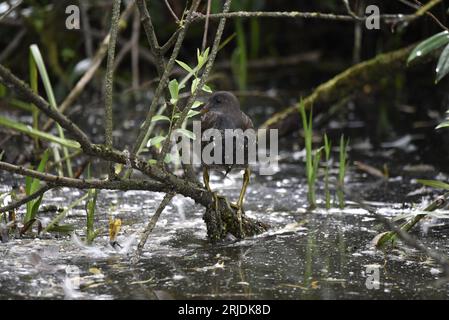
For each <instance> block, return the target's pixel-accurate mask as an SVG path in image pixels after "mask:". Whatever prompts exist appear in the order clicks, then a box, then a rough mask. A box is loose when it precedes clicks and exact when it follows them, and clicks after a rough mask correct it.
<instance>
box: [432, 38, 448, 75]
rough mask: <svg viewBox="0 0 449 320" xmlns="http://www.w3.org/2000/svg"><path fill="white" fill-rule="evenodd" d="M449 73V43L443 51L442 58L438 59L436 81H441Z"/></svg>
mask: <svg viewBox="0 0 449 320" xmlns="http://www.w3.org/2000/svg"><path fill="white" fill-rule="evenodd" d="M448 73H449V45H447V46H446V47H445V48H444V49H443V52H441V55H440V58H439V59H438V64H437V69H436V74H437V77H436V79H435V83H437V82H438V81H440V80H441V79H442V78H443V77H444V76H445V75H447V74H448Z"/></svg>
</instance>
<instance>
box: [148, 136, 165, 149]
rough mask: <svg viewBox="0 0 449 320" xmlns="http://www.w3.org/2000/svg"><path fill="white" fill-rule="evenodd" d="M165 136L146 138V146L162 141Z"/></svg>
mask: <svg viewBox="0 0 449 320" xmlns="http://www.w3.org/2000/svg"><path fill="white" fill-rule="evenodd" d="M166 138H167V137H166V136H156V137H153V138H151V139H150V140H148V143H147V147H151V146H155V145H159V144H160V143H161V142H162V141H164V140H165V139H166Z"/></svg>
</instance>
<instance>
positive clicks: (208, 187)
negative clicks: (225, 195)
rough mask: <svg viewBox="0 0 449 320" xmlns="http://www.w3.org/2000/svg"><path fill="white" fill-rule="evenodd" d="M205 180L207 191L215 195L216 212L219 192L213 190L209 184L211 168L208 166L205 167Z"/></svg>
mask: <svg viewBox="0 0 449 320" xmlns="http://www.w3.org/2000/svg"><path fill="white" fill-rule="evenodd" d="M203 182H204V186H205V187H206V189H207V191H209V192H210V193H212V196H213V197H214V207H215V212H218V198H219V196H218V194H217V192H214V191H212V189H211V187H210V185H209V170H208V169H207V168H206V167H203Z"/></svg>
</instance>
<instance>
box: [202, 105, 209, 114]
mask: <svg viewBox="0 0 449 320" xmlns="http://www.w3.org/2000/svg"><path fill="white" fill-rule="evenodd" d="M208 112H209V104H205V105H204V107H203V108H202V109H201V111H200V114H201V115H203V114H205V113H208Z"/></svg>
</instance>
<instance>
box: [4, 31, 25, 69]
mask: <svg viewBox="0 0 449 320" xmlns="http://www.w3.org/2000/svg"><path fill="white" fill-rule="evenodd" d="M26 33H27V32H26V29H25V28H24V29H22V30H20V32H19V33H18V34H17V35H15V37H14V40H12V41H11V42H10V43H9V44H8V46H7V47H6V48H5V50H3V51H2V53H1V54H0V62H2V61H4V60H6V59H7V58H8V57H9V56H10V55H11V54H12V53H13V52H14V50H15V49H16V48H17V46H18V45H19V44H21V43H22V38H23V37H24V36H25V35H26Z"/></svg>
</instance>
